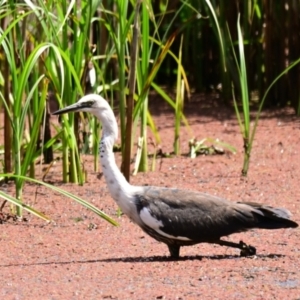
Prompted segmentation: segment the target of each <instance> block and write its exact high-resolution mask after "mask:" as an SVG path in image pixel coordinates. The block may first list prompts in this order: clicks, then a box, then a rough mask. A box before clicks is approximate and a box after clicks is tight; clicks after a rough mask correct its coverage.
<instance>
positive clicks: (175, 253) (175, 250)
mask: <svg viewBox="0 0 300 300" xmlns="http://www.w3.org/2000/svg"><path fill="white" fill-rule="evenodd" d="M168 248H169V251H170V255H171V258H174V259H178V258H179V251H180V246H178V245H168Z"/></svg>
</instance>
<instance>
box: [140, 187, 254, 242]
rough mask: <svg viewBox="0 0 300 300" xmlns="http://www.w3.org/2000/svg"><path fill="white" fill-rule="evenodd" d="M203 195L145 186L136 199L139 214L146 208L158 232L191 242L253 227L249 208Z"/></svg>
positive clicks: (206, 239) (215, 237)
mask: <svg viewBox="0 0 300 300" xmlns="http://www.w3.org/2000/svg"><path fill="white" fill-rule="evenodd" d="M242 206H243V209H239V204H237V203H235V202H230V201H227V200H225V199H222V198H218V197H214V196H211V195H207V194H204V193H199V192H193V191H187V190H180V189H167V188H157V187H145V190H144V193H142V194H140V195H139V196H138V197H137V207H138V210H139V212H142V210H143V209H147V210H148V211H149V213H150V214H151V216H152V217H153V218H155V219H156V220H158V221H160V224H161V226H160V228H159V229H160V230H161V231H162V232H164V233H166V234H168V235H171V236H178V237H186V238H188V239H190V240H193V241H198V242H201V241H209V240H212V241H213V240H217V239H219V238H220V237H222V236H226V235H229V234H232V233H234V232H239V231H244V230H247V229H248V228H251V227H254V226H255V222H256V219H255V215H253V213H252V208H251V207H248V206H247V205H242Z"/></svg>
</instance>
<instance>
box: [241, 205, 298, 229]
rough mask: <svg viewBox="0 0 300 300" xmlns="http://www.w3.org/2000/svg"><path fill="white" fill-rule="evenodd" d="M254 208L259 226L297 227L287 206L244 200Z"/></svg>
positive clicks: (270, 227)
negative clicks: (280, 206) (277, 206)
mask: <svg viewBox="0 0 300 300" xmlns="http://www.w3.org/2000/svg"><path fill="white" fill-rule="evenodd" d="M242 203H243V204H247V205H249V206H251V207H253V208H254V212H253V213H254V214H255V216H256V217H257V221H258V222H257V228H262V229H279V228H296V227H298V224H297V223H296V222H294V221H292V220H291V219H290V218H291V213H290V211H288V210H287V209H285V208H276V207H271V206H267V205H262V204H259V203H254V202H242Z"/></svg>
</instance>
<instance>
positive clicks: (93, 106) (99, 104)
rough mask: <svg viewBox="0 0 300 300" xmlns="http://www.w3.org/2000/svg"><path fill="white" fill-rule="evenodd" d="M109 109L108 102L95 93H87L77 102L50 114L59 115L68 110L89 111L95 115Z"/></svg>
mask: <svg viewBox="0 0 300 300" xmlns="http://www.w3.org/2000/svg"><path fill="white" fill-rule="evenodd" d="M107 110H110V107H109V104H108V102H107V101H106V100H105V99H104V98H102V97H101V96H99V95H97V94H89V95H86V96H83V97H82V98H81V99H79V101H78V102H76V103H74V104H71V105H69V106H67V107H65V108H62V109H60V110H57V111H55V112H53V113H52V115H61V114H65V113H69V112H79V111H84V112H89V113H92V114H94V115H96V116H99V114H100V113H101V112H103V111H107Z"/></svg>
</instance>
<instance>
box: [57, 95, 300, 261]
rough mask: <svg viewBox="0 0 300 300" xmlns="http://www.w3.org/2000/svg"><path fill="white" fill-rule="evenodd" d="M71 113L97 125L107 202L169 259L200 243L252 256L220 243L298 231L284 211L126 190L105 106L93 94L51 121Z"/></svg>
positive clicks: (172, 192)
mask: <svg viewBox="0 0 300 300" xmlns="http://www.w3.org/2000/svg"><path fill="white" fill-rule="evenodd" d="M70 112H87V113H91V114H93V115H94V116H96V117H97V118H98V119H99V121H100V122H101V123H102V137H101V140H100V143H99V155H100V162H101V166H102V172H103V175H104V177H105V180H106V184H107V186H108V190H109V192H110V195H111V197H112V198H113V199H114V201H115V202H116V203H117V205H118V206H119V207H120V208H121V210H122V212H123V213H124V214H125V215H127V216H128V217H129V218H130V219H131V220H132V222H133V223H135V224H137V225H138V226H140V228H141V229H142V230H143V231H144V232H145V233H147V234H148V235H149V236H151V237H152V238H154V239H156V240H157V241H159V242H162V243H164V244H166V245H167V246H168V249H169V253H170V258H171V259H175V260H177V259H179V258H180V247H182V246H191V245H195V244H199V243H211V244H218V245H220V246H227V247H233V248H237V249H240V256H253V255H255V254H256V248H255V247H253V246H251V245H248V244H246V243H244V242H243V241H240V242H238V243H234V242H231V241H228V240H224V239H222V238H223V237H226V236H229V235H231V234H233V233H238V232H244V231H247V230H250V229H254V228H257V229H279V228H296V227H298V224H297V223H296V222H294V221H293V220H291V213H290V211H288V210H287V209H285V208H276V207H275V208H274V207H271V206H268V205H264V204H259V203H255V202H233V201H229V200H226V199H223V198H222V197H217V196H212V195H209V194H207V193H203V192H199V191H191V190H185V189H178V188H166V187H157V186H135V185H131V184H130V183H129V182H128V181H127V180H126V179H125V177H124V176H123V174H122V173H121V171H120V169H119V168H118V166H117V165H116V162H115V156H114V153H113V145H114V143H115V141H116V140H117V138H118V125H117V121H116V118H115V115H114V113H113V110H112V109H111V107H110V105H109V103H108V102H107V101H106V100H105V99H104V98H103V97H101V96H100V95H98V94H88V95H85V96H83V97H82V98H81V99H80V100H79V101H78V102H76V103H74V104H71V105H69V106H67V107H65V108H62V109H60V110H58V111H55V112H54V113H53V115H61V114H64V113H70Z"/></svg>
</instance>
